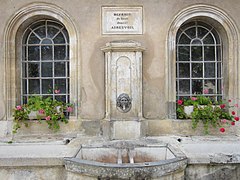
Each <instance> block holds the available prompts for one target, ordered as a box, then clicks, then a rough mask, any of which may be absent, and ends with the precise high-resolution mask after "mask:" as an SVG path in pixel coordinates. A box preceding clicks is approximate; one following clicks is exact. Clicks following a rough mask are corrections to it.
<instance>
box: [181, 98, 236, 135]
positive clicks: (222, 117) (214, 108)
mask: <svg viewBox="0 0 240 180" xmlns="http://www.w3.org/2000/svg"><path fill="white" fill-rule="evenodd" d="M218 104H220V105H218ZM189 105H192V106H194V109H193V112H192V113H191V115H189V116H188V115H187V114H186V113H185V112H184V106H189ZM230 108H231V106H229V104H228V103H227V102H225V103H224V102H222V101H221V102H216V101H213V100H212V99H211V98H209V97H206V96H196V97H192V98H190V99H187V100H178V101H177V118H178V119H191V120H192V128H193V129H196V128H197V126H198V125H199V123H200V122H201V123H202V124H203V127H204V132H205V134H208V133H209V128H210V127H213V128H217V127H222V126H223V125H224V124H230V123H231V122H235V119H234V116H233V115H232V114H230V113H229V110H230ZM234 114H235V113H234Z"/></svg>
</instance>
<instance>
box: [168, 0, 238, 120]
mask: <svg viewBox="0 0 240 180" xmlns="http://www.w3.org/2000/svg"><path fill="white" fill-rule="evenodd" d="M198 17H199V18H202V17H204V18H206V19H212V20H214V21H216V22H218V23H219V24H221V25H222V27H223V28H224V30H225V31H226V35H227V38H228V39H227V43H228V49H227V51H228V52H227V54H228V57H227V60H228V78H229V79H228V80H229V89H228V94H227V96H228V97H229V98H234V99H237V98H239V94H240V92H239V91H240V88H239V83H238V80H239V79H240V73H238V69H240V66H239V63H238V58H239V54H238V51H239V32H238V29H237V27H236V25H235V23H234V21H233V20H232V18H231V17H230V16H229V15H228V14H227V13H225V12H224V11H223V10H222V9H219V8H217V7H214V6H210V5H205V4H198V5H193V6H190V7H187V8H185V9H183V10H181V11H180V12H179V13H178V14H177V15H176V16H175V17H174V20H173V21H172V23H171V25H170V27H169V31H168V36H167V40H166V43H167V44H166V45H167V48H166V49H167V52H166V54H167V58H166V62H165V73H166V74H165V75H166V85H165V87H166V89H165V93H166V97H167V100H166V101H167V104H168V115H169V117H170V118H174V117H175V114H176V110H175V102H176V67H175V62H176V42H175V41H176V34H177V31H178V29H179V28H180V26H181V25H182V24H183V23H184V22H186V21H187V20H190V19H192V18H198ZM220 36H221V34H220ZM230 69H231V71H230Z"/></svg>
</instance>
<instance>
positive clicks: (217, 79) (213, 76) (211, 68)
mask: <svg viewBox="0 0 240 180" xmlns="http://www.w3.org/2000/svg"><path fill="white" fill-rule="evenodd" d="M176 38H177V40H176V53H177V54H176V86H177V87H176V91H177V99H184V98H188V97H193V96H197V95H205V96H208V97H211V98H212V99H214V100H221V99H222V97H223V88H222V84H223V77H222V64H223V61H222V41H221V38H220V36H219V34H218V32H217V31H216V30H215V28H214V27H213V26H211V25H210V24H206V23H205V22H202V21H196V20H195V21H191V22H188V23H186V24H183V25H182V26H181V27H180V28H179V30H178V32H177V37H176ZM199 52H200V53H199Z"/></svg>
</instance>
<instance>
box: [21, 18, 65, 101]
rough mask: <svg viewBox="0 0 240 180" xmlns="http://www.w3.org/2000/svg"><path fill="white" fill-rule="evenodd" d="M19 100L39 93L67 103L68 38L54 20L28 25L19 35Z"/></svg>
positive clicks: (63, 29)
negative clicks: (20, 51)
mask: <svg viewBox="0 0 240 180" xmlns="http://www.w3.org/2000/svg"><path fill="white" fill-rule="evenodd" d="M21 66H22V67H21V101H22V103H26V101H27V99H28V97H29V96H33V95H41V96H43V97H49V96H50V97H52V98H53V99H56V100H59V101H63V102H66V103H68V102H69V37H68V32H67V30H66V29H65V27H64V26H63V25H62V24H61V23H59V22H56V21H52V20H41V21H37V22H35V23H33V24H31V25H30V26H29V27H28V28H27V29H26V30H25V32H24V35H23V38H22V60H21Z"/></svg>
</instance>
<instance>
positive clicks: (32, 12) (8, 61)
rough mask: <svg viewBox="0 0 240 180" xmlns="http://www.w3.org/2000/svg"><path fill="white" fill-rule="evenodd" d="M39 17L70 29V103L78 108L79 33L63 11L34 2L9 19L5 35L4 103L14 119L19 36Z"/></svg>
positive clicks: (49, 5)
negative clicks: (48, 18)
mask: <svg viewBox="0 0 240 180" xmlns="http://www.w3.org/2000/svg"><path fill="white" fill-rule="evenodd" d="M36 17H50V18H52V19H56V20H57V21H59V22H61V23H62V24H63V25H64V26H65V27H66V29H67V31H68V34H69V41H70V62H71V63H70V64H71V65H70V71H71V75H70V84H71V85H70V94H71V102H72V103H74V104H75V105H76V106H77V102H79V100H78V99H77V98H78V95H77V89H78V87H77V84H78V83H77V74H78V72H77V68H76V67H78V64H79V62H78V61H77V60H78V46H77V45H78V44H77V40H78V34H77V30H76V26H75V25H74V22H73V21H72V19H71V17H70V16H69V15H68V14H67V13H66V12H65V11H64V10H62V9H61V8H59V7H57V6H55V5H53V4H49V3H33V4H29V5H27V6H25V7H24V8H22V9H20V10H19V11H18V12H17V13H16V14H14V15H13V17H12V18H11V19H10V20H9V22H8V24H7V25H6V28H5V32H4V43H5V44H4V47H5V49H4V74H5V77H4V101H5V118H6V119H8V118H11V117H12V109H13V108H14V107H15V106H16V90H17V87H16V79H17V77H16V60H17V48H16V47H17V40H16V39H17V33H18V31H19V29H20V28H21V26H22V24H24V23H26V22H30V21H31V22H32V21H34V20H35V19H36Z"/></svg>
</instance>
